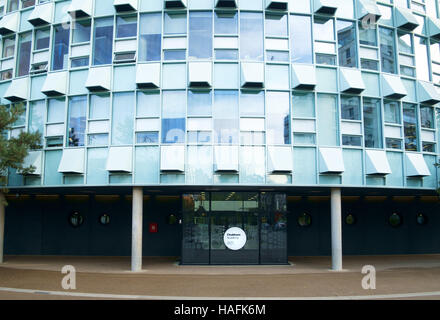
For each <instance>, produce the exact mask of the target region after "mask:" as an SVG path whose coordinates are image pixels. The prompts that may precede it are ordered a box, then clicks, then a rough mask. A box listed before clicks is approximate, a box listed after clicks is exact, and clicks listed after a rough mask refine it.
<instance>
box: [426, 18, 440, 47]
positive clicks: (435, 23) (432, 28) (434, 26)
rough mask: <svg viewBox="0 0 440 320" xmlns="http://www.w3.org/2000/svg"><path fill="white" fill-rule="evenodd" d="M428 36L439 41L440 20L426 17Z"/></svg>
mask: <svg viewBox="0 0 440 320" xmlns="http://www.w3.org/2000/svg"><path fill="white" fill-rule="evenodd" d="M427 30H428V36H430V37H431V38H433V39H434V40H437V41H440V20H439V19H434V18H431V17H427Z"/></svg>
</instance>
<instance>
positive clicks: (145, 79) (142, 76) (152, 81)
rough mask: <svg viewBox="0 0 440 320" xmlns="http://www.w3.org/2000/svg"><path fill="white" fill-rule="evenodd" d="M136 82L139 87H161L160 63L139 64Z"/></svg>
mask: <svg viewBox="0 0 440 320" xmlns="http://www.w3.org/2000/svg"><path fill="white" fill-rule="evenodd" d="M136 84H137V87H138V88H139V89H157V88H160V63H148V64H138V65H137V67H136Z"/></svg>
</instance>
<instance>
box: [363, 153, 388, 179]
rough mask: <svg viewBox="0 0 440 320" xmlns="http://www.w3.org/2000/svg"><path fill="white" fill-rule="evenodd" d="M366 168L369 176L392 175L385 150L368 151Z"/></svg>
mask: <svg viewBox="0 0 440 320" xmlns="http://www.w3.org/2000/svg"><path fill="white" fill-rule="evenodd" d="M365 156H366V159H365V166H366V173H367V174H368V175H387V174H390V173H392V171H391V168H390V164H389V162H388V158H387V154H386V152H385V151H383V150H366V152H365Z"/></svg>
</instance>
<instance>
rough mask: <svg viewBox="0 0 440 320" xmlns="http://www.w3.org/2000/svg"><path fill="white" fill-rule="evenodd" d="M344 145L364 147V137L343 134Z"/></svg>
mask: <svg viewBox="0 0 440 320" xmlns="http://www.w3.org/2000/svg"><path fill="white" fill-rule="evenodd" d="M342 145H344V146H351V147H362V137H360V136H351V135H345V134H343V135H342Z"/></svg>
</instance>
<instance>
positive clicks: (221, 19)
mask: <svg viewBox="0 0 440 320" xmlns="http://www.w3.org/2000/svg"><path fill="white" fill-rule="evenodd" d="M214 30H215V34H237V33H238V14H237V12H216V13H215V15H214Z"/></svg>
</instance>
